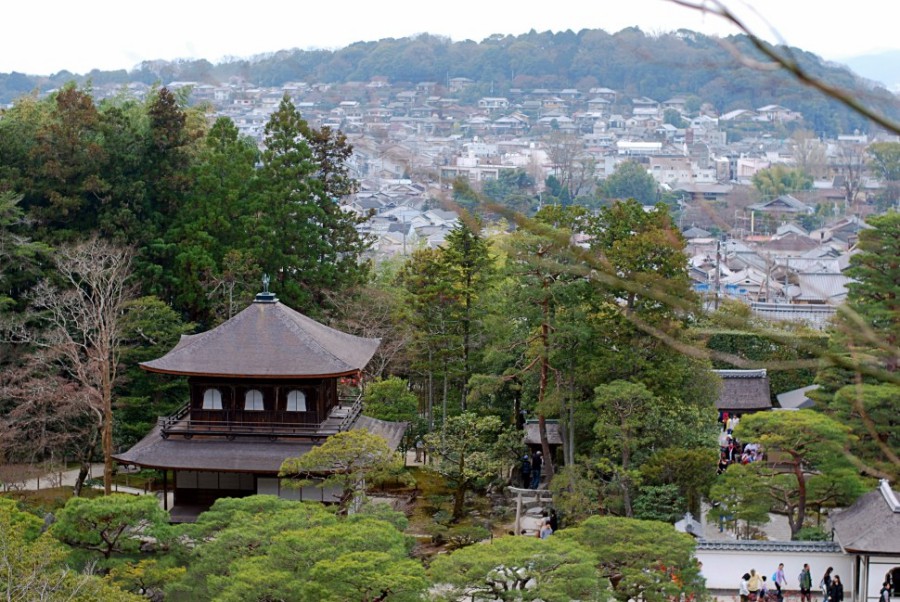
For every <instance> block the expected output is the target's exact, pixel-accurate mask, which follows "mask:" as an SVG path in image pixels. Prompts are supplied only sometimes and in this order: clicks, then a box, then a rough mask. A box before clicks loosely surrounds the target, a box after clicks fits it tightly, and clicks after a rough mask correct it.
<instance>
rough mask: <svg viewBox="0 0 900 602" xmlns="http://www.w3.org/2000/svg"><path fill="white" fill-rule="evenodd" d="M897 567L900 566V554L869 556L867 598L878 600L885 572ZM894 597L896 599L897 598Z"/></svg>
mask: <svg viewBox="0 0 900 602" xmlns="http://www.w3.org/2000/svg"><path fill="white" fill-rule="evenodd" d="M897 567H900V556H894V557H888V556H872V557H870V558H869V583H868V588H867V589H868V591H867V592H866V600H869V601H874V600H878V593H879V592H880V591H881V584H882V583H884V576H885V574H886V573H888V572H889V571H891V570H893V569H895V568H897ZM892 599H894V600H896V598H892Z"/></svg>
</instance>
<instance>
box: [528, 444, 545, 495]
mask: <svg viewBox="0 0 900 602" xmlns="http://www.w3.org/2000/svg"><path fill="white" fill-rule="evenodd" d="M543 467H544V458H543V456H541V452H540V450H538V451H536V452H534V455H533V456H531V488H532V489H537V488H538V487H540V485H541V469H542V468H543Z"/></svg>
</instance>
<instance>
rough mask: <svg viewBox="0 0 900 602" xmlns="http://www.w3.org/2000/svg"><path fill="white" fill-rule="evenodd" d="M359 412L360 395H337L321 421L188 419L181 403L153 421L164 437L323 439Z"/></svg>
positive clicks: (342, 428)
mask: <svg viewBox="0 0 900 602" xmlns="http://www.w3.org/2000/svg"><path fill="white" fill-rule="evenodd" d="M361 412H362V396H358V397H341V398H340V399H339V400H338V405H336V406H335V407H334V408H332V409H331V412H330V414H329V415H328V417H327V418H326V419H325V420H322V421H317V422H315V423H298V422H283V421H253V422H249V421H242V420H231V419H228V418H227V417H225V416H223V418H224V419H223V420H196V419H192V418H191V411H190V405H189V404H188V405H185V406H183V407H182V408H180V409H179V410H178V412H176V413H175V414H173V415H172V416H163V417H160V418H159V419H158V421H157V424H158V426H159V431H160V435H162V437H163V439H168V438H169V437H170V436H172V435H181V436H183V437H184V438H185V439H190V438H191V437H193V436H194V435H203V436H222V437H225V438H227V439H234V438H236V437H268V438H269V439H271V440H275V439H279V438H324V437H328V436H329V435H334V434H336V433H339V432H341V431H346V430H349V429H351V428H352V427H353V424H354V423H355V422H356V419H357V418H358V417H359V415H360V413H361Z"/></svg>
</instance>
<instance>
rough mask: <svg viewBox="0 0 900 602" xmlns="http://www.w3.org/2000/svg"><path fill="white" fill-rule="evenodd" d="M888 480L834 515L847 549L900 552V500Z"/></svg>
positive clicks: (836, 525)
mask: <svg viewBox="0 0 900 602" xmlns="http://www.w3.org/2000/svg"><path fill="white" fill-rule="evenodd" d="M898 497H900V494H898V493H897V492H896V491H894V490H892V489H891V487H890V485H889V484H888V482H887V481H881V484H880V486H879V488H878V490H876V491H872V492H870V493H867V494H865V495H864V496H862V497H860V498H859V499H858V500H856V502H855V503H854V504H853V505H852V506H850V507H849V508H847V509H846V510H843V511H841V512H838V513H836V514H834V515H832V516H831V523H832V524H833V525H834V534H835V536H836V538H837V540H838V541H839V542H840V544H841V547H842V548H844V551H846V552H858V553H865V554H890V555H897V554H900V502H898Z"/></svg>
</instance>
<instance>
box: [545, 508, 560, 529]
mask: <svg viewBox="0 0 900 602" xmlns="http://www.w3.org/2000/svg"><path fill="white" fill-rule="evenodd" d="M548 520H549V521H550V528H551V529H553V532H554V533H556V532H557V531H558V530H559V517H558V516H557V515H556V509H555V508H550V517H549V519H548Z"/></svg>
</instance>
